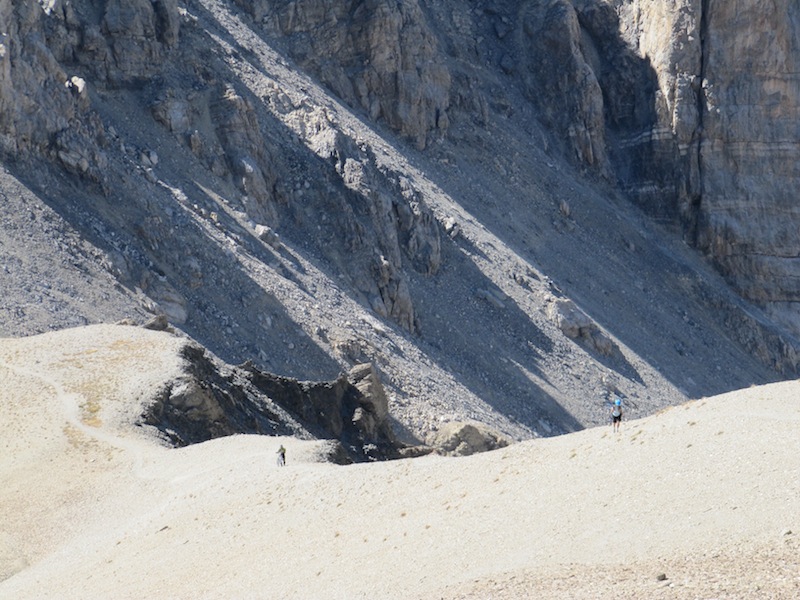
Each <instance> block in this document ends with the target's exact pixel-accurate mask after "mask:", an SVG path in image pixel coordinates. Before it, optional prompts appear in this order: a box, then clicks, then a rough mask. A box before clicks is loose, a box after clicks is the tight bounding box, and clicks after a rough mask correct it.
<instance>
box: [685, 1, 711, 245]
mask: <svg viewBox="0 0 800 600" xmlns="http://www.w3.org/2000/svg"><path fill="white" fill-rule="evenodd" d="M709 5H710V0H701V2H700V32H699V33H700V69H699V71H700V72H699V77H700V84H699V85H698V89H697V105H696V108H697V129H696V135H697V140H696V144H697V149H696V152H697V156H696V158H695V160H696V161H697V188H696V189H694V190H692V193H691V199H690V206H689V238H690V239H691V243H692V245H693V246H697V245H698V240H699V229H700V206H701V204H702V202H703V137H704V134H705V124H704V119H703V116H704V114H705V110H706V106H707V98H706V93H705V81H706V66H707V60H706V52H707V51H708V49H707V47H706V42H707V39H708V13H709Z"/></svg>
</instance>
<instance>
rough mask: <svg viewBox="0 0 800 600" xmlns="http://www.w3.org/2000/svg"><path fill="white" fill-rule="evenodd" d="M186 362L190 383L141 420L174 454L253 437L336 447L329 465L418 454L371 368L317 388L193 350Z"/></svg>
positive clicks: (171, 389)
mask: <svg viewBox="0 0 800 600" xmlns="http://www.w3.org/2000/svg"><path fill="white" fill-rule="evenodd" d="M182 354H183V359H184V361H185V363H186V374H185V376H184V377H182V378H180V379H175V380H172V381H170V382H169V384H168V385H167V386H166V387H165V388H164V389H162V390H161V392H160V394H159V395H158V397H156V398H154V399H153V400H152V401H150V402H148V404H147V410H146V412H145V414H144V415H143V416H142V422H143V423H144V424H146V425H151V426H154V427H156V428H157V429H159V430H160V431H162V432H163V433H164V435H165V436H166V437H167V438H168V439H169V440H170V442H171V443H172V444H174V445H176V446H185V445H187V444H193V443H198V442H204V441H206V440H210V439H213V438H218V437H223V436H227V435H233V434H236V433H255V434H262V435H294V436H296V437H299V438H301V439H313V438H317V439H325V440H332V441H334V442H336V444H335V445H332V446H331V448H332V450H331V452H330V460H331V461H333V462H337V463H339V464H347V463H350V462H353V461H363V460H367V459H369V460H385V459H391V458H399V457H400V456H403V455H408V454H409V453H413V452H417V453H419V452H420V450H414V449H408V448H406V446H405V445H404V444H402V443H400V442H399V441H398V440H397V437H396V436H395V434H394V432H393V431H392V427H391V424H390V422H389V409H388V402H387V399H386V393H385V391H384V389H383V386H382V385H381V381H380V378H379V376H378V374H377V372H376V371H375V369H374V367H373V366H372V365H370V364H366V365H359V366H357V367H354V368H353V369H352V370H351V371H350V373H349V374H343V375H341V376H340V377H338V378H337V379H336V380H334V381H328V382H311V381H298V380H296V379H292V378H289V377H279V376H277V375H273V374H271V373H265V372H263V371H260V370H259V369H257V368H255V367H254V366H253V365H251V364H248V365H244V366H243V367H231V366H229V365H224V364H222V363H220V361H219V360H218V359H216V358H215V357H213V356H209V355H208V353H207V352H206V350H205V349H204V348H203V347H202V346H199V345H197V344H195V343H187V344H186V345H184V346H183V349H182ZM422 451H424V450H422Z"/></svg>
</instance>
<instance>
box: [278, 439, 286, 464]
mask: <svg viewBox="0 0 800 600" xmlns="http://www.w3.org/2000/svg"><path fill="white" fill-rule="evenodd" d="M284 465H286V448H284V447H283V444H281V447H280V448H278V466H279V467H283V466H284Z"/></svg>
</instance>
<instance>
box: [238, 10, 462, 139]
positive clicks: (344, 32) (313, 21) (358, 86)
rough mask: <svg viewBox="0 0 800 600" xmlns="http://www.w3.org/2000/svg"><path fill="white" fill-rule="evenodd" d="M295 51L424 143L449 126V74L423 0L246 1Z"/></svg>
mask: <svg viewBox="0 0 800 600" xmlns="http://www.w3.org/2000/svg"><path fill="white" fill-rule="evenodd" d="M237 1H238V4H240V5H241V6H242V8H244V9H245V10H248V11H249V12H250V14H251V16H252V17H253V18H254V20H255V21H256V22H258V23H261V24H263V25H264V26H266V27H267V28H268V29H269V30H270V31H272V32H275V33H278V34H280V35H281V36H283V37H284V41H285V43H286V44H287V46H288V48H289V51H290V53H291V56H292V57H293V58H294V59H295V60H297V62H298V63H299V64H300V66H301V67H303V68H304V69H306V70H308V71H310V72H312V73H314V74H315V75H316V76H317V77H319V78H320V80H321V81H322V82H324V83H325V85H327V86H328V87H330V89H331V90H332V91H333V92H334V93H335V94H336V95H337V96H339V97H340V98H342V99H343V100H344V101H345V102H348V103H349V104H350V105H352V106H356V107H359V108H361V109H362V110H363V111H364V112H365V113H366V114H367V115H369V118H370V119H371V120H372V121H378V122H380V121H382V122H385V123H386V125H388V126H389V127H390V128H392V129H394V130H395V131H397V132H399V133H400V134H401V135H403V136H405V137H408V138H410V139H411V140H413V141H414V143H415V144H416V146H417V147H418V148H420V149H422V148H425V147H426V146H427V145H428V144H429V143H430V142H431V141H433V140H435V139H436V138H437V137H440V136H442V135H444V134H445V133H446V131H447V127H448V117H447V109H448V108H449V103H450V99H449V94H450V74H449V72H448V70H447V68H446V66H445V64H444V62H443V60H442V58H443V57H442V53H441V51H440V50H439V47H438V40H437V38H436V36H435V35H434V34H433V33H432V31H431V29H430V27H429V26H428V24H427V22H426V19H425V15H424V13H423V10H422V8H421V7H420V5H419V3H418V2H417V0H412V1H411V2H401V3H386V2H380V1H377V0H371V1H368V2H353V1H346V2H333V3H332V2H326V1H325V0H281V1H280V2H267V1H266V0H256V1H255V2H251V1H247V2H245V1H242V0H237Z"/></svg>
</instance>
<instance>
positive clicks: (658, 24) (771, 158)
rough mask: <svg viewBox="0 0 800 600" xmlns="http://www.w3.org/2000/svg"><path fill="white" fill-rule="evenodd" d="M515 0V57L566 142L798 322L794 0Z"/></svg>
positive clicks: (736, 281) (757, 297) (751, 293)
mask: <svg viewBox="0 0 800 600" xmlns="http://www.w3.org/2000/svg"><path fill="white" fill-rule="evenodd" d="M519 6H520V8H519V12H518V16H519V20H518V22H517V24H516V31H517V33H516V36H517V49H518V52H519V55H520V56H521V57H522V58H521V59H520V60H519V61H518V65H517V66H516V68H519V70H520V75H521V80H522V83H523V85H524V89H525V91H526V95H527V96H528V97H529V98H530V100H531V102H532V103H534V104H535V105H536V106H537V108H538V111H539V114H540V116H541V118H542V120H543V122H544V124H545V125H547V126H548V127H549V128H550V129H551V131H553V132H554V134H555V137H556V138H557V140H559V141H560V143H561V144H562V145H563V147H564V151H565V152H566V154H567V155H568V156H572V157H573V159H574V160H575V161H576V162H577V163H579V164H581V165H584V166H586V167H589V168H590V169H591V170H593V171H595V172H598V173H601V174H603V175H604V176H606V177H608V178H610V179H612V180H614V181H615V182H616V183H617V185H618V186H619V188H620V189H621V190H622V191H624V192H625V193H626V194H627V195H628V196H629V197H630V198H631V199H632V200H634V201H635V202H636V203H637V204H638V205H640V206H641V207H642V208H643V209H644V210H645V211H646V212H647V213H648V214H649V215H651V216H652V217H654V218H656V219H659V220H661V221H662V222H664V223H666V224H669V225H670V226H672V227H675V228H676V230H677V228H678V226H680V227H681V228H682V231H683V235H684V236H685V238H686V239H687V240H688V241H690V242H691V243H692V244H694V245H696V246H697V247H698V248H699V249H700V250H702V251H703V252H705V253H706V254H708V255H709V256H710V257H711V258H712V260H713V261H714V263H715V264H716V265H717V266H718V268H719V269H720V270H721V271H722V272H723V273H724V274H725V275H726V276H727V277H728V279H729V280H730V281H731V283H732V284H733V285H734V287H735V288H736V289H737V290H738V291H739V292H740V293H741V295H742V296H743V297H744V298H746V299H747V300H750V301H753V302H755V303H757V304H758V305H760V306H763V307H765V308H766V309H767V311H768V312H769V313H770V314H771V316H773V317H774V318H776V319H777V320H778V321H780V322H782V323H783V324H784V325H787V326H789V327H790V329H791V330H792V331H794V333H800V314H798V304H797V303H798V301H800V283H799V282H800V259H798V255H800V230H799V229H798V227H797V223H798V217H800V208H798V205H797V201H796V199H797V189H798V184H799V183H800V180H799V178H800V166H798V165H800V129H799V128H800V117H798V115H800V84H799V83H798V81H799V79H800V75H798V62H799V61H800V45H798V43H797V40H798V38H799V37H800V5H798V4H797V3H796V2H793V1H791V0H778V1H777V2H769V3H766V2H762V1H760V0H736V1H733V2H727V1H723V0H706V1H703V0H677V1H676V2H662V1H660V0H571V1H567V0H558V1H552V2H550V1H548V2H545V1H543V0H531V1H528V2H522V3H520V5H519Z"/></svg>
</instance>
